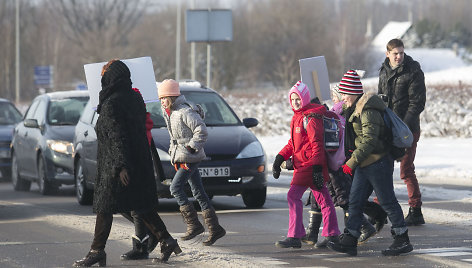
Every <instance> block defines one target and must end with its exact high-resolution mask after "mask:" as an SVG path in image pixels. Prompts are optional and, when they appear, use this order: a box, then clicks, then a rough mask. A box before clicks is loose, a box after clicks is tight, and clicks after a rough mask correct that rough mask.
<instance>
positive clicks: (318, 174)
mask: <svg viewBox="0 0 472 268" xmlns="http://www.w3.org/2000/svg"><path fill="white" fill-rule="evenodd" d="M313 184H314V185H315V187H316V189H318V190H321V188H323V185H324V178H323V167H321V166H320V165H314V166H313Z"/></svg>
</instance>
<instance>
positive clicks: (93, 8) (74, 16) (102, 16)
mask: <svg viewBox="0 0 472 268" xmlns="http://www.w3.org/2000/svg"><path fill="white" fill-rule="evenodd" d="M48 3H49V7H50V10H51V12H52V13H57V14H58V15H59V18H62V19H63V21H64V25H63V31H64V33H65V35H66V36H67V38H68V39H70V40H71V41H72V42H73V43H74V44H75V45H76V46H77V47H78V48H79V49H80V51H81V55H82V57H83V59H84V60H86V61H87V62H94V61H99V60H107V59H109V58H112V57H117V56H119V55H123V54H126V51H127V50H128V49H129V48H128V45H129V44H130V40H129V38H128V36H129V34H130V32H131V31H133V29H134V28H135V27H136V25H137V24H138V21H139V19H140V18H141V17H142V16H143V15H144V11H145V8H146V5H147V3H146V2H143V1H140V0H135V1H128V0H109V1H100V0H80V1H79V0H49V1H48Z"/></svg>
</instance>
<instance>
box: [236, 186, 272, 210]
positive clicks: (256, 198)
mask: <svg viewBox="0 0 472 268" xmlns="http://www.w3.org/2000/svg"><path fill="white" fill-rule="evenodd" d="M241 195H242V196H243V202H244V204H245V205H246V207H247V208H260V207H262V206H263V205H264V204H265V201H266V195H267V187H264V188H259V189H250V190H244V192H243V193H242V194H241Z"/></svg>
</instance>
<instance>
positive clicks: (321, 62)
mask: <svg viewBox="0 0 472 268" xmlns="http://www.w3.org/2000/svg"><path fill="white" fill-rule="evenodd" d="M299 63H300V74H301V77H302V82H303V83H304V84H305V85H306V86H307V87H308V88H309V89H310V97H311V99H313V98H314V97H318V99H319V100H320V101H326V100H329V99H331V96H330V95H331V94H330V87H329V75H328V67H327V66H326V60H325V58H324V56H319V57H312V58H306V59H300V60H299Z"/></svg>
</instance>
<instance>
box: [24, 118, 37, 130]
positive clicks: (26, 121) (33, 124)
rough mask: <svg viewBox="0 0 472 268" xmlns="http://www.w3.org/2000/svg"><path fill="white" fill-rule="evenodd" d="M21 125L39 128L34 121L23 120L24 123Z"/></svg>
mask: <svg viewBox="0 0 472 268" xmlns="http://www.w3.org/2000/svg"><path fill="white" fill-rule="evenodd" d="M23 125H24V126H25V127H31V128H39V124H38V120H36V119H25V121H23Z"/></svg>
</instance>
